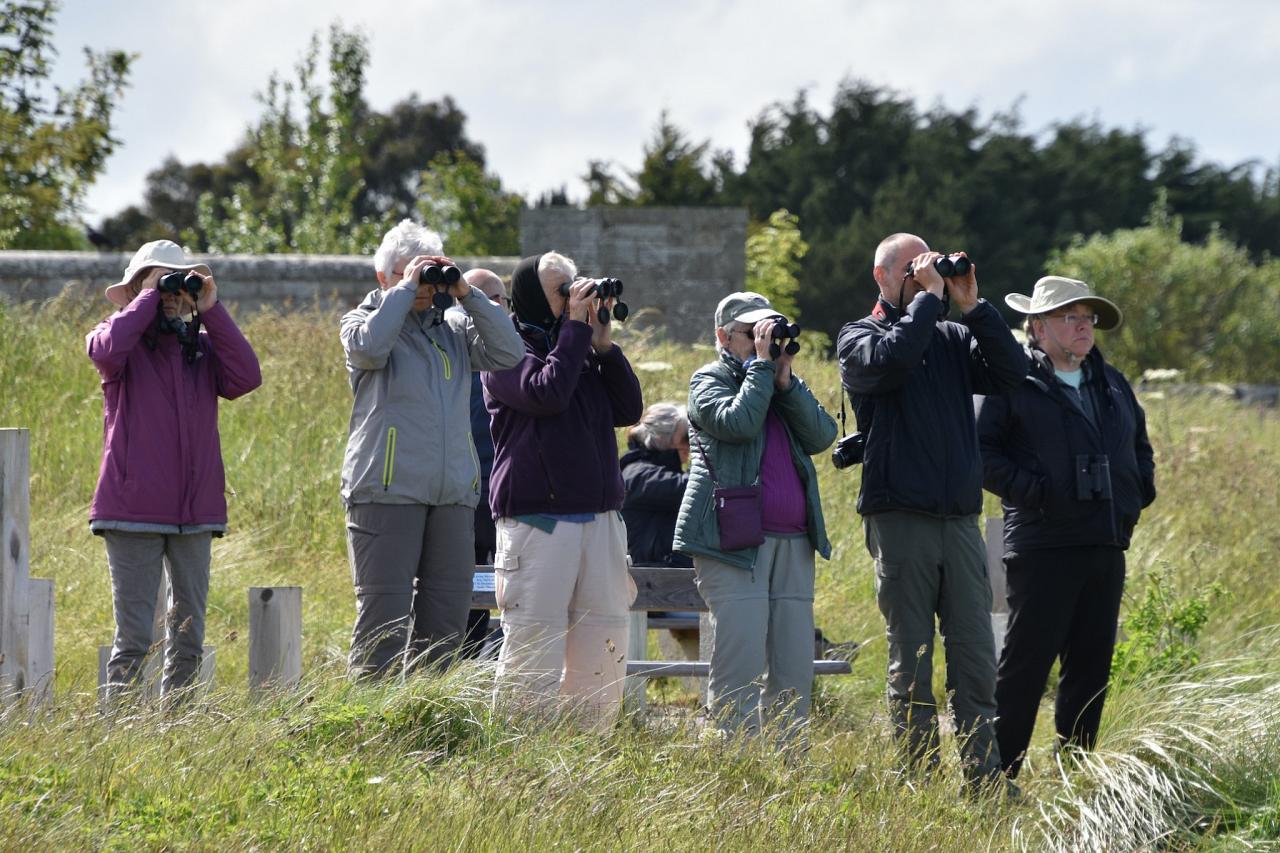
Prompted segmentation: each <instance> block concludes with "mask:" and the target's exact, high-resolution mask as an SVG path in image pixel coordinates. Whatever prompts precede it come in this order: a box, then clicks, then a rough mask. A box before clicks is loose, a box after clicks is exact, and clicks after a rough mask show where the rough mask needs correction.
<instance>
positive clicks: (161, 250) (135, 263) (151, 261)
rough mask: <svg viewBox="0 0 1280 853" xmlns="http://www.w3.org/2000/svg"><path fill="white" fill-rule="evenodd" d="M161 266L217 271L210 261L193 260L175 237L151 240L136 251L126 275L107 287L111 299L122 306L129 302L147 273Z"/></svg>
mask: <svg viewBox="0 0 1280 853" xmlns="http://www.w3.org/2000/svg"><path fill="white" fill-rule="evenodd" d="M157 268H159V269H166V270H196V271H197V272H199V273H201V274H202V275H212V274H213V273H212V272H211V271H210V270H209V266H208V264H202V263H192V262H191V260H190V259H188V258H187V253H186V252H184V251H183V250H182V247H181V246H179V245H178V244H177V243H175V242H173V241H172V240H152V241H151V242H150V243H144V244H143V245H142V248H140V249H138V251H136V252H134V253H133V259H132V260H131V261H129V266H127V267H125V270H124V278H122V279H120V280H119V281H117V282H116V283H115V284H112V285H108V286H107V292H106V293H107V299H109V300H110V301H111V303H112V304H113V305H116V306H117V307H120V308H123V307H124V306H126V305H128V304H129V303H130V302H132V301H133V299H134V297H136V296H137V295H138V291H139V290H140V289H141V287H140V284H141V282H142V278H143V275H144V274H145V273H146V272H147V271H149V270H152V269H157Z"/></svg>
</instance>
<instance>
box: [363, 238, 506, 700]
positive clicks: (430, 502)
mask: <svg viewBox="0 0 1280 853" xmlns="http://www.w3.org/2000/svg"><path fill="white" fill-rule="evenodd" d="M441 251H442V246H441V241H440V237H439V235H437V234H436V233H435V232H434V231H430V230H428V229H426V228H423V227H422V226H420V225H417V224H416V223H414V222H412V221H410V220H407V219H406V220H404V221H403V222H401V223H400V224H399V225H397V226H396V227H395V228H393V229H391V230H390V231H388V232H387V234H386V236H385V237H383V240H382V245H381V246H380V247H379V248H378V251H377V253H376V254H375V255H374V259H373V264H374V269H375V271H376V273H377V278H378V285H379V289H377V290H374V291H372V292H370V293H369V295H368V296H366V297H365V299H364V301H363V302H362V303H361V304H360V306H359V307H358V308H356V309H354V310H352V311H349V312H347V314H346V315H344V316H343V318H342V327H341V333H340V334H341V338H342V347H343V350H344V352H345V353H346V359H347V371H348V373H349V375H350V381H351V390H352V393H353V394H354V395H355V401H354V403H353V405H352V409H351V424H350V427H349V434H348V438H347V451H346V457H345V459H344V460H343V464H342V498H343V500H344V502H345V503H346V507H347V547H348V552H349V554H350V557H351V576H352V582H353V584H354V585H355V593H356V622H355V627H354V628H353V630H352V634H351V669H352V671H353V672H356V673H359V674H362V675H375V674H381V673H384V672H386V671H387V670H388V669H391V668H392V667H394V666H395V665H396V664H397V662H399V661H401V659H402V657H404V656H405V655H408V657H407V658H406V662H407V663H414V662H417V661H419V660H421V661H424V662H427V663H431V662H434V661H438V660H440V659H441V658H445V657H447V656H449V655H451V654H452V653H454V652H455V651H456V649H457V648H458V645H459V643H460V641H461V639H462V637H463V635H464V634H465V631H466V623H467V610H468V609H469V607H470V602H471V575H472V568H473V566H474V563H473V562H472V559H473V557H474V553H473V545H472V539H473V535H474V532H473V527H472V524H473V522H472V514H473V513H474V511H475V506H476V503H477V501H478V500H479V497H480V468H479V463H478V461H477V458H476V451H475V447H474V446H473V445H472V442H471V422H470V395H471V372H472V371H476V370H502V369H505V368H508V367H511V366H513V365H515V364H516V363H518V362H519V361H520V357H521V356H522V355H523V354H524V344H523V342H522V341H521V340H520V336H519V335H518V334H517V333H516V331H515V328H514V327H513V326H512V324H511V321H510V320H509V319H508V318H507V316H506V315H505V314H504V313H503V311H502V309H501V308H500V307H499V306H497V305H495V304H493V303H492V302H490V301H489V300H488V299H487V298H485V295H484V294H483V293H482V292H480V291H479V290H478V289H476V288H475V287H472V286H470V285H468V284H467V283H466V280H465V279H463V278H458V280H457V281H456V282H454V283H452V284H448V285H446V284H444V283H441V284H440V285H438V286H436V285H431V284H423V283H421V281H420V279H421V278H422V275H423V272H424V271H425V270H427V269H428V268H430V267H433V266H434V267H438V268H441V269H446V268H448V267H451V266H452V265H453V262H452V261H451V260H449V259H448V258H446V257H444V256H443V255H441ZM437 291H439V292H440V293H442V294H447V297H448V298H447V299H444V298H442V299H440V301H441V302H442V303H443V302H447V303H449V304H450V305H452V304H453V302H454V300H455V299H456V300H457V303H458V305H459V306H460V307H461V309H462V310H461V311H449V312H445V311H444V310H442V307H441V306H437V305H436V304H435V302H433V299H436V298H437Z"/></svg>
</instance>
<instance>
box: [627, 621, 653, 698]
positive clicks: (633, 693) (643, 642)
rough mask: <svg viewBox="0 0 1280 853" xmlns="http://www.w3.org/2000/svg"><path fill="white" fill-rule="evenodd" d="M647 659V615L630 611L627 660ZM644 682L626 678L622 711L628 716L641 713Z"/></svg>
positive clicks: (641, 679)
mask: <svg viewBox="0 0 1280 853" xmlns="http://www.w3.org/2000/svg"><path fill="white" fill-rule="evenodd" d="M648 659H649V613H648V611H645V610H632V611H631V622H630V624H629V625H628V628H627V660H648ZM646 683H647V682H646V680H645V679H643V678H635V677H632V676H628V677H627V679H626V682H625V683H624V686H623V689H622V710H623V711H624V712H625V713H628V714H638V713H643V712H644V708H645V686H646Z"/></svg>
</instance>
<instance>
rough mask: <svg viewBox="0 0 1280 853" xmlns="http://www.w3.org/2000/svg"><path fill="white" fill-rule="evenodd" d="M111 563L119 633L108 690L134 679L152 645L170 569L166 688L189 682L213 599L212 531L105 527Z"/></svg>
mask: <svg viewBox="0 0 1280 853" xmlns="http://www.w3.org/2000/svg"><path fill="white" fill-rule="evenodd" d="M102 539H103V541H104V542H105V543H106V546H107V564H108V566H109V567H110V569H111V606H112V609H113V610H114V611H115V617H116V635H115V642H114V643H113V644H112V646H111V658H110V660H109V661H108V662H107V695H108V696H116V695H119V694H120V692H121V691H123V690H124V689H125V688H127V687H128V686H129V685H131V684H132V683H133V682H134V681H136V680H137V679H138V677H139V675H140V674H141V672H142V663H143V659H144V658H146V656H147V652H148V651H150V649H151V646H152V636H151V632H152V629H153V626H154V624H155V613H156V596H157V594H158V593H159V592H160V580H161V576H162V574H163V573H164V572H166V571H167V572H168V573H169V609H168V613H167V614H166V616H165V625H166V632H165V656H164V678H163V680H162V681H161V684H160V690H161V693H163V694H168V693H169V692H170V691H172V690H176V689H178V688H181V687H186V686H187V685H189V684H190V683H191V682H192V680H193V679H194V678H195V675H196V671H197V670H198V669H199V668H200V658H201V656H202V655H203V654H204V619H205V609H206V607H207V605H208V601H209V557H210V552H211V546H212V541H213V534H212V533H209V532H207V531H206V532H204V533H132V532H126V531H123V530H104V531H102Z"/></svg>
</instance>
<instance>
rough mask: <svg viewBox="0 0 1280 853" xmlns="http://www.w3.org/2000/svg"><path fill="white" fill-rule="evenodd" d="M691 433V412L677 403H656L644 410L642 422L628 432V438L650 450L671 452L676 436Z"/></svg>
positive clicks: (641, 417)
mask: <svg viewBox="0 0 1280 853" xmlns="http://www.w3.org/2000/svg"><path fill="white" fill-rule="evenodd" d="M688 432H689V412H688V410H687V409H686V408H685V407H684V406H678V405H676V404H675V403H654V404H652V405H650V406H649V408H647V409H645V410H644V414H643V415H641V416H640V422H639V423H638V424H636V425H635V426H633V427H632V428H631V429H629V430H628V431H627V438H629V439H631V440H632V441H636V442H639V443H640V444H641V445H643V446H644V447H647V448H648V449H650V450H670V449H671V448H672V447H674V446H675V443H676V436H677V435H679V434H680V433H688Z"/></svg>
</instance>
